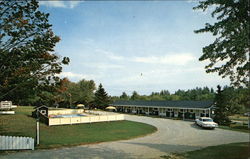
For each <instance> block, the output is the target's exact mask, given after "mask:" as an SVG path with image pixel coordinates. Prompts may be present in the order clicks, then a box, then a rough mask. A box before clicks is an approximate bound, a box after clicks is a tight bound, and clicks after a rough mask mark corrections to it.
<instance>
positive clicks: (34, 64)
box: [0, 0, 69, 102]
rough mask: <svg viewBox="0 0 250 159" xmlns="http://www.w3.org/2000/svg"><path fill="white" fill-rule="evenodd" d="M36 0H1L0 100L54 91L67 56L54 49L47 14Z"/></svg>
mask: <svg viewBox="0 0 250 159" xmlns="http://www.w3.org/2000/svg"><path fill="white" fill-rule="evenodd" d="M38 7H39V6H38V2H37V1H35V0H31V1H30V0H23V1H0V63H1V66H0V100H12V101H14V102H19V101H20V100H23V99H26V98H30V97H31V96H39V95H41V94H43V93H42V92H46V91H49V92H51V91H55V90H56V86H58V85H59V83H60V78H59V77H58V76H57V74H59V73H60V72H61V71H62V65H63V64H68V63H69V58H67V57H64V58H63V59H61V58H60V57H59V56H58V55H56V54H55V53H53V52H54V47H55V45H56V43H58V42H59V41H60V38H59V37H58V36H56V35H54V33H53V31H52V29H51V26H52V25H51V24H49V22H48V17H49V14H46V13H43V12H41V11H39V10H38Z"/></svg>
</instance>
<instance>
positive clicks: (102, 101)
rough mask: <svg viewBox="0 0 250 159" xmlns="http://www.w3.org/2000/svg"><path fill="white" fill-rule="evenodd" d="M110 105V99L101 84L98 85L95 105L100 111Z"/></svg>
mask: <svg viewBox="0 0 250 159" xmlns="http://www.w3.org/2000/svg"><path fill="white" fill-rule="evenodd" d="M109 104H110V97H109V96H108V93H106V91H105V89H104V88H103V86H102V84H100V85H99V87H98V89H97V91H96V92H95V105H96V106H97V107H98V108H100V109H105V107H107V106H108V105H109Z"/></svg>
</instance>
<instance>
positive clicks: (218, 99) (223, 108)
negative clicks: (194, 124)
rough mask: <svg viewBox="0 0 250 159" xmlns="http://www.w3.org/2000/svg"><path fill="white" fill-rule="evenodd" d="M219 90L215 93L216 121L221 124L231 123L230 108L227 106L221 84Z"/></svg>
mask: <svg viewBox="0 0 250 159" xmlns="http://www.w3.org/2000/svg"><path fill="white" fill-rule="evenodd" d="M217 88H218V90H217V93H216V95H215V106H216V107H215V117H214V121H215V122H217V123H218V124H221V125H229V124H230V120H229V118H228V115H229V108H228V106H227V101H226V100H225V97H224V95H223V91H222V90H221V86H219V85H218V86H217Z"/></svg>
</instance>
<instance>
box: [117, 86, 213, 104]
mask: <svg viewBox="0 0 250 159" xmlns="http://www.w3.org/2000/svg"><path fill="white" fill-rule="evenodd" d="M214 96H215V93H214V90H213V88H211V89H210V88H208V87H203V88H199V87H196V88H194V89H189V90H186V91H185V90H181V89H178V90H177V91H175V92H174V93H172V94H171V93H170V92H169V91H168V90H161V91H160V92H152V93H151V94H150V95H140V94H139V93H137V92H136V91H133V92H132V95H131V96H129V95H127V93H126V92H123V93H122V95H121V96H119V97H118V96H117V97H113V99H114V100H151V101H153V100H156V101H157V100H173V101H174V100H213V99H214Z"/></svg>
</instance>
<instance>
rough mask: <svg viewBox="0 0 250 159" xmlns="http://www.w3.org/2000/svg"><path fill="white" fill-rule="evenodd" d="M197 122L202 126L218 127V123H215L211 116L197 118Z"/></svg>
mask: <svg viewBox="0 0 250 159" xmlns="http://www.w3.org/2000/svg"><path fill="white" fill-rule="evenodd" d="M195 123H196V124H197V125H198V126H200V127H202V128H210V129H214V128H216V127H218V124H217V123H215V122H214V121H213V119H212V118H209V117H200V118H199V119H196V120H195Z"/></svg>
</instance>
